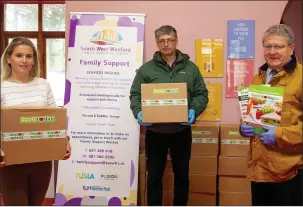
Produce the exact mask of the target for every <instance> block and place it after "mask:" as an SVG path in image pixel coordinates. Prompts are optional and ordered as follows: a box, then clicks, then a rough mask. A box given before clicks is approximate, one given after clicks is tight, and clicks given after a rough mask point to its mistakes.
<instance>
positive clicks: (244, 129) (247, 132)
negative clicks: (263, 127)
mask: <svg viewBox="0 0 303 207" xmlns="http://www.w3.org/2000/svg"><path fill="white" fill-rule="evenodd" d="M240 131H241V133H242V135H243V136H244V137H253V136H255V132H254V128H253V127H252V126H249V125H246V124H244V123H242V124H241V125H240Z"/></svg>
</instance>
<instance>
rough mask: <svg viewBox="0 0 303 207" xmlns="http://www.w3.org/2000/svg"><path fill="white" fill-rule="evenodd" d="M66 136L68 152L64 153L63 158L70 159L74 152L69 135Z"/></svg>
mask: <svg viewBox="0 0 303 207" xmlns="http://www.w3.org/2000/svg"><path fill="white" fill-rule="evenodd" d="M66 138H67V146H66V154H65V155H64V158H63V160H67V159H69V157H70V156H71V154H72V148H71V146H70V143H69V136H67V137H66Z"/></svg>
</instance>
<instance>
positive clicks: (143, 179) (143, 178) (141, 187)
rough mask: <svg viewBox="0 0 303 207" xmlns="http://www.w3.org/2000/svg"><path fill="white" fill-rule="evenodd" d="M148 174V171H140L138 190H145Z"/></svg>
mask: <svg viewBox="0 0 303 207" xmlns="http://www.w3.org/2000/svg"><path fill="white" fill-rule="evenodd" d="M146 175H147V173H142V172H140V173H139V182H138V184H139V185H138V187H139V189H138V190H143V191H144V190H145V189H146Z"/></svg>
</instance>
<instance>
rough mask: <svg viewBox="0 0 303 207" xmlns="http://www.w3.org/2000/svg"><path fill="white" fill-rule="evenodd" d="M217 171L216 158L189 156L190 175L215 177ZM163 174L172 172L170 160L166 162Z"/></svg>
mask: <svg viewBox="0 0 303 207" xmlns="http://www.w3.org/2000/svg"><path fill="white" fill-rule="evenodd" d="M217 170H218V157H217V156H191V158H190V163H189V173H190V174H203V175H217ZM165 172H167V173H169V172H173V169H172V163H171V160H168V161H167V162H166V167H165Z"/></svg>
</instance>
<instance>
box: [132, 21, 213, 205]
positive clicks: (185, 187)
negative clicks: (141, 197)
mask: <svg viewBox="0 0 303 207" xmlns="http://www.w3.org/2000/svg"><path fill="white" fill-rule="evenodd" d="M155 38H156V42H157V46H158V48H159V51H157V52H155V54H154V56H153V59H152V60H150V61H149V62H147V63H145V64H144V65H142V67H141V68H140V69H139V71H138V73H137V74H136V77H135V79H134V81H133V84H132V87H131V91H130V101H131V109H132V111H133V114H134V116H135V118H136V119H137V120H138V123H139V124H140V125H143V126H146V127H147V130H146V136H145V149H146V157H147V171H148V176H147V205H149V206H161V205H162V197H163V192H162V191H163V187H162V177H163V174H164V169H165V163H166V160H167V153H168V150H169V151H170V156H171V159H172V167H173V172H174V199H173V204H174V205H178V206H180V205H181V206H185V205H186V204H187V201H188V194H189V160H190V155H191V143H192V133H191V128H190V125H191V124H192V123H194V122H195V120H196V117H197V116H199V115H200V114H201V113H202V112H203V111H204V110H205V108H206V105H207V103H208V90H207V88H206V86H205V83H204V80H203V78H202V76H201V73H200V71H199V69H198V67H197V66H196V65H195V64H194V63H193V62H191V61H190V60H189V56H188V55H187V54H184V53H182V52H181V51H179V50H177V49H176V48H177V45H178V36H177V31H176V29H175V28H173V27H172V26H169V25H165V26H162V27H160V28H159V29H157V30H156V31H155ZM180 82H185V83H187V88H188V107H189V108H188V122H187V123H182V124H150V123H142V112H141V84H143V83H180Z"/></svg>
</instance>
